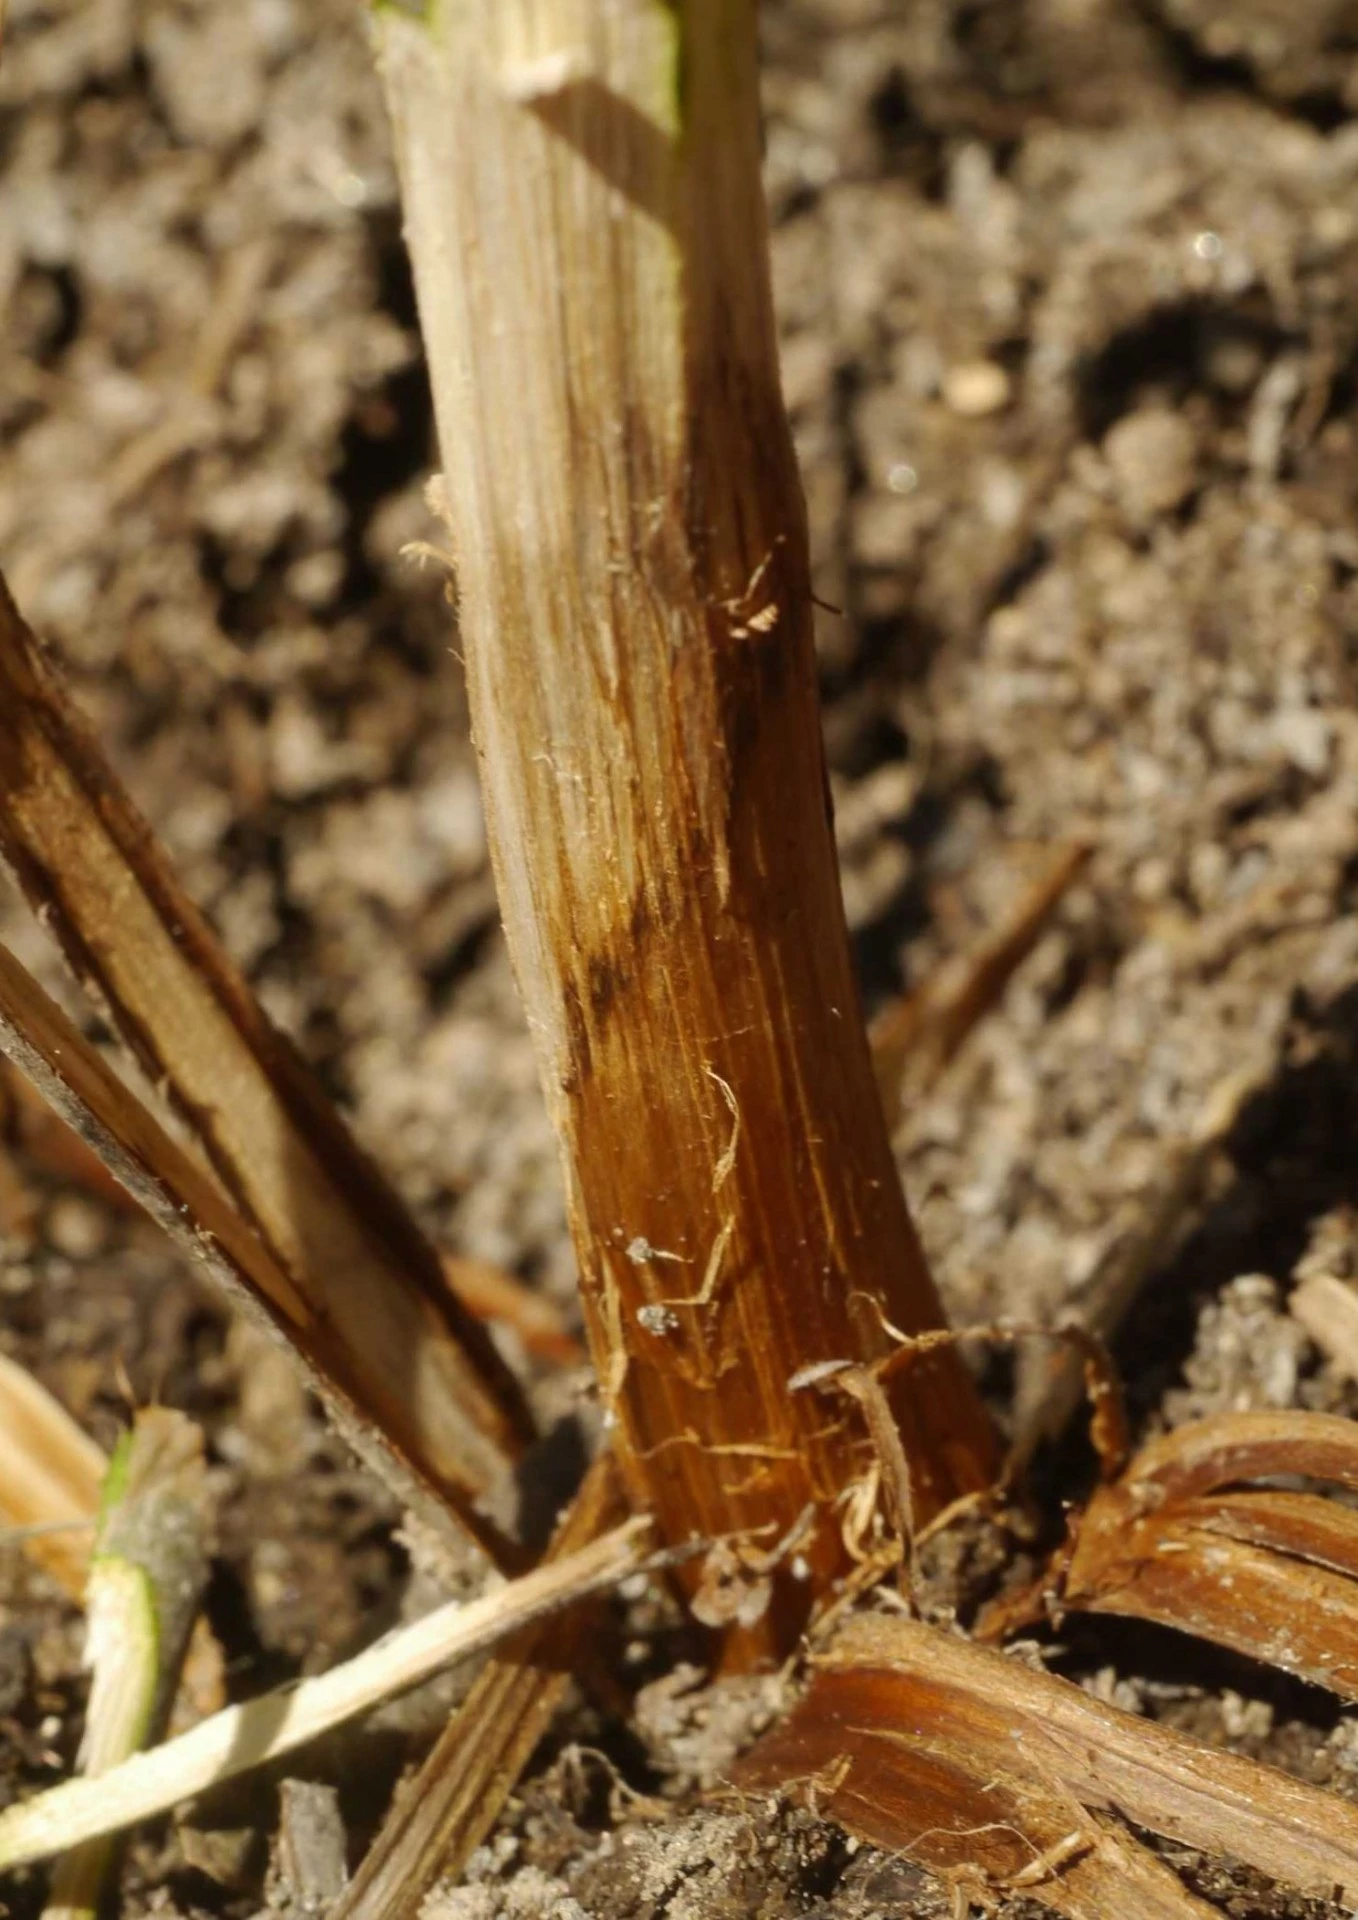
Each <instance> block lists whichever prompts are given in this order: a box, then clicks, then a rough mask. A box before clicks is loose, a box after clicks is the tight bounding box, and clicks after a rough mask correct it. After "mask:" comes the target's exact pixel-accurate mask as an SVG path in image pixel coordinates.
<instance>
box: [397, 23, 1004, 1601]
mask: <svg viewBox="0 0 1358 1920" xmlns="http://www.w3.org/2000/svg"><path fill="white" fill-rule="evenodd" d="M377 32H378V37H379V44H380V50H381V57H382V63H383V67H384V72H385V77H386V82H387V90H388V97H389V99H390V102H391V107H392V112H393V117H394V120H395V124H396V139H397V149H398V156H399V163H400V168H401V175H402V184H403V191H404V202H405V212H406V221H407V231H408V235H409V239H410V245H411V250H412V254H413V258H414V265H415V277H416V284H417V291H418V295H419V302H420V313H421V320H422V324H423V329H424V334H425V341H426V346H427V350H428V355H429V362H430V371H431V376H432V380H433V386H434V393H435V401H436V407H437V413H438V423H439V434H440V441H441V445H442V449H443V456H444V460H445V463H446V469H447V471H446V476H445V482H444V486H445V493H446V501H445V504H446V517H447V520H448V524H449V528H450V530H451V533H452V538H453V544H454V548H455V555H454V557H455V561H456V568H457V579H458V587H459V594H460V601H461V624H462V641H463V646H464V648H465V653H466V663H467V674H468V682H469V687H470V692H471V700H472V710H473V718H474V726H475V733H476V738H477V745H478V749H479V752H480V757H481V768H482V776H483V780H484V786H485V797H486V807H487V814H488V820H489V827H490V833H491V839H492V847H493V853H494V859H495V867H496V874H497V878H498V882H499V888H500V898H501V902H502V906H503V911H504V918H505V925H506V930H507V933H508V936H509V940H510V945H511V949H512V952H513V957H514V963H515V967H516V970H517V974H518V979H519V984H520V987H521V989H522V992H523V996H524V1000H525V1003H526V1006H527V1010H528V1015H529V1019H530V1022H531V1024H532V1027H533V1031H534V1034H535V1037H536V1041H537V1046H538V1053H539V1060H540V1064H541V1069H542V1075H543V1081H544V1085H545V1087H546V1092H547V1098H548V1101H549V1103H550V1106H551V1111H552V1115H553V1118H554V1120H555V1123H556V1126H557V1129H558V1132H559V1134H560V1137H561V1141H562V1147H563V1155H564V1161H565V1167H566V1174H567V1180H568V1186H569V1197H570V1206H571V1215H572V1221H573V1227H574V1233H575V1240H576V1246H577V1249H578V1252H579V1258H580V1265H581V1277H582V1284H583V1288H584V1296H585V1304H586V1313H587V1319H588V1326H589V1331H590V1337H591V1342H592V1346H593V1350H594V1353H595V1357H596V1361H597V1363H598V1367H599V1371H600V1376H601V1386H602V1391H603V1393H604V1395H605V1397H606V1401H607V1405H608V1409H609V1412H610V1414H611V1416H612V1419H613V1421H614V1423H615V1437H616V1443H617V1447H618V1452H619V1456H620V1460H621V1463H622V1466H623V1470H624V1473H625V1475H626V1476H627V1479H628V1481H629V1484H630V1486H631V1488H632V1491H633V1493H634V1496H635V1497H636V1499H637V1500H639V1501H644V1502H646V1503H648V1504H649V1505H651V1506H652V1507H653V1508H654V1510H655V1511H656V1513H657V1515H658V1517H659V1520H660V1524H661V1527H662V1529H663V1532H664V1534H665V1536H666V1537H667V1538H668V1539H670V1540H676V1539H682V1538H686V1537H688V1536H689V1535H690V1534H693V1533H701V1534H709V1535H719V1534H725V1533H728V1532H731V1531H733V1530H741V1529H749V1530H750V1531H751V1532H752V1534H753V1535H754V1537H755V1540H756V1542H757V1543H758V1545H759V1547H761V1548H763V1549H765V1550H767V1549H769V1548H771V1547H773V1546H774V1545H775V1543H776V1542H777V1541H778V1540H779V1539H781V1538H785V1537H786V1536H788V1535H796V1536H797V1538H798V1552H799V1553H800V1556H801V1561H802V1563H803V1564H802V1565H801V1566H800V1567H799V1568H798V1572H799V1574H800V1580H797V1579H794V1578H793V1577H792V1575H791V1574H790V1573H789V1572H788V1571H787V1568H786V1567H785V1569H784V1572H783V1573H782V1574H781V1575H780V1576H779V1581H780V1586H779V1592H780V1596H781V1597H780V1600H779V1602H778V1604H776V1605H775V1609H774V1615H775V1617H777V1618H778V1619H779V1621H780V1627H779V1632H778V1634H777V1635H776V1636H775V1637H780V1638H785V1637H786V1634H787V1632H788V1631H790V1630H791V1629H792V1627H793V1626H794V1625H795V1623H796V1622H797V1620H798V1619H799V1618H801V1617H803V1616H804V1613H805V1608H806V1604H807V1596H808V1595H811V1594H814V1592H815V1591H816V1590H817V1589H819V1588H821V1587H823V1586H824V1585H825V1584H826V1583H828V1582H829V1580H830V1579H831V1578H832V1577H833V1576H834V1575H835V1574H836V1573H837V1572H838V1571H839V1570H840V1569H841V1568H842V1566H843V1564H844V1549H843V1546H842V1543H841V1529H840V1522H839V1516H838V1514H837V1512H836V1503H837V1502H838V1501H839V1500H840V1499H841V1497H842V1496H843V1495H844V1494H845V1491H846V1489H848V1488H849V1487H850V1486H852V1485H853V1484H854V1483H855V1482H857V1481H859V1480H860V1479H861V1478H862V1476H863V1475H864V1473H865V1472H867V1471H868V1470H869V1468H870V1466H871V1460H872V1454H871V1447H870V1444H869V1442H868V1439H867V1436H866V1432H865V1429H864V1426H863V1422H862V1420H861V1416H860V1414H859V1412H858V1410H857V1409H856V1408H854V1407H853V1406H852V1404H851V1403H849V1402H847V1401H845V1400H844V1399H843V1397H842V1396H840V1397H830V1396H824V1395H821V1394H818V1393H815V1392H802V1393H797V1392H792V1391H790V1389H789V1382H790V1380H791V1379H792V1378H793V1376H794V1375H796V1374H797V1373H798V1371H799V1370H801V1369H803V1368H805V1367H806V1366H807V1365H808V1363H814V1362H817V1361H820V1360H855V1361H864V1360H868V1361H870V1360H871V1359H873V1358H874V1357H876V1356H878V1355H880V1354H881V1353H882V1352H883V1351H884V1350H885V1349H886V1347H887V1345H888V1336H887V1335H886V1334H885V1332H884V1331H883V1327H882V1324H881V1317H882V1315H883V1314H885V1316H886V1317H887V1318H888V1319H890V1320H891V1321H892V1322H893V1323H894V1324H895V1325H896V1326H898V1327H900V1328H902V1329H904V1330H905V1331H907V1332H911V1331H915V1330H918V1329H920V1328H923V1327H926V1326H929V1325H934V1324H937V1322H938V1319H939V1306H938V1301H937V1298H936V1296H935V1293H934V1290H933V1287H932V1284H931V1282H930V1279H929V1276H928V1273H927V1271H926V1268H925V1265H924V1262H923V1259H922V1256H921V1254H920V1250H919V1247H918V1243H917V1241H916V1239H915V1236H914V1233H913V1230H912V1228H911V1225H910V1222H909V1219H908V1217H907V1214H906V1209H905V1205H904V1202H903V1199H902V1196H901V1191H900V1185H899V1180H898V1177H897V1172H896V1168H895V1166H894V1164H893V1161H892V1157H891V1153H890V1149H889V1144H888V1141H887V1137H886V1133H885V1129H884V1126H883V1122H882V1117H881V1112H880V1108H879V1105H878V1100H877V1094H876V1089H875V1086H874V1082H873V1075H872V1069H871V1066H870V1062H869V1056H868V1049H867V1045H866V1042H865V1039H864V1035H863V1028H862V1021H861V1018H860V1012H859V1006H858V1001H857V996H856V991H855V985H854V979H853V973H852V969H851V964H850V957H849V950H848V944H847V937H846V934H845V929H844V923H843V916H842V912H841V907H840V898H839V884H838V875H837V870H836V864H835V855H834V845H833V840H832V836H831V830H830V821H829V814H828V805H827V797H826V783H825V773H824V765H823V757H822V746H821V737H820V725H819V714H818V707H817V693H816V670H815V660H814V655H813V647H812V632H811V597H810V584H809V579H808V564H807V545H806V533H805V525H804V512H803V503H802V498H801V492H800V487H799V483H798V479H797V474H796V468H795V463H794V460H793V455H792V449H791V443H790V439H789V435H788V431H787V425H786V420H785V417H784V413H783V408H782V402H781V397H780V391H779V383H778V369H777V359H776V352H775V344H774V333H773V320H772V311H771V299H770V287H769V275H768V249H767V239H766V231H765V214H764V207H763V201H762V196H761V189H760V180H759V124H758V108H757V74H756V66H755V36H754V8H753V6H752V5H750V4H749V3H748V0H737V3H735V4H733V3H732V0H681V4H678V5H670V4H662V3H661V0H633V4H630V5H627V6H622V7H618V6H605V5H603V4H601V0H462V3H461V4H458V5H455V6H446V7H441V8H439V9H437V10H436V11H435V12H433V13H431V14H430V16H429V17H428V18H427V19H425V20H416V19H414V18H412V17H411V16H410V15H409V14H407V13H405V12H404V11H401V10H397V9H394V8H386V9H384V10H383V11H382V12H381V13H380V14H379V15H378V16H377ZM893 1404H894V1409H895V1413H896V1416H897V1418H898V1420H899V1422H900V1426H901V1431H902V1434H903V1436H904V1440H905V1447H906V1452H907V1455H908V1458H909V1461H910V1467H911V1472H912V1476H913V1481H914V1500H915V1506H916V1511H917V1514H918V1515H919V1516H921V1517H923V1516H927V1515H928V1514H930V1513H931V1512H933V1511H935V1510H936V1509H937V1508H938V1507H939V1506H940V1505H941V1504H942V1503H944V1502H945V1501H947V1500H949V1499H950V1498H952V1497H953V1496H954V1495H956V1494H957V1493H959V1492H962V1491H965V1490H967V1489H970V1488H972V1487H974V1486H976V1485H977V1484H978V1483H979V1482H981V1481H982V1480H984V1479H985V1477H986V1476H987V1474H988V1472H989V1470H990V1466H991V1458H992V1455H991V1439H990V1435H989V1432H988V1429H987V1426H986V1423H985V1421H984V1419H983V1417H982V1415H981V1412H980V1409H979V1406H978V1403H977V1401H976V1398H975V1396H974V1394H973V1392H972V1390H971V1387H970V1384H969V1382H968V1380H967V1377H966V1375H965V1374H964V1373H963V1372H962V1370H961V1368H960V1366H959V1364H958V1362H957V1360H956V1358H955V1357H954V1356H953V1355H951V1354H950V1353H947V1352H937V1353H934V1354H932V1355H930V1356H929V1357H927V1358H924V1359H921V1361H920V1362H919V1364H918V1365H917V1366H916V1367H914V1368H912V1369H909V1370H908V1372H907V1375H906V1376H905V1377H903V1378H902V1379H901V1380H900V1382H899V1383H898V1384H897V1386H896V1388H895V1389H894V1394H893ZM799 1523H800V1529H801V1531H800V1534H799V1533H798V1528H799ZM794 1559H795V1556H794V1555H793V1554H792V1552H791V1551H789V1555H788V1561H787V1565H788V1566H791V1564H792V1562H793V1560H794Z"/></svg>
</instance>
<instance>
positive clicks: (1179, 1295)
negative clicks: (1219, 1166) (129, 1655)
mask: <svg viewBox="0 0 1358 1920" xmlns="http://www.w3.org/2000/svg"><path fill="white" fill-rule="evenodd" d="M1282 1053H1283V1057H1282V1061H1281V1064H1280V1065H1279V1068H1278V1070H1277V1072H1276V1073H1275V1075H1274V1076H1273V1078H1272V1079H1271V1080H1270V1081H1269V1082H1268V1084H1267V1085H1265V1086H1264V1087H1262V1088H1261V1089H1260V1090H1259V1091H1258V1092H1257V1093H1256V1094H1255V1095H1254V1096H1253V1097H1252V1098H1251V1099H1250V1100H1249V1101H1248V1102H1247V1104H1246V1106H1245V1107H1244V1109H1243V1111H1242V1112H1241V1114H1240V1116H1239V1119H1238V1120H1237V1122H1236V1125H1235V1127H1234V1128H1233V1129H1232V1131H1231V1134H1230V1136H1229V1139H1228V1140H1227V1142H1226V1146H1225V1153H1226V1156H1227V1158H1228V1159H1229V1162H1230V1164H1231V1175H1230V1178H1229V1181H1228V1184H1227V1185H1226V1187H1225V1189H1224V1191H1223V1192H1221V1193H1220V1194H1219V1196H1218V1197H1217V1198H1216V1199H1215V1200H1214V1201H1213V1202H1212V1203H1211V1204H1210V1206H1209V1207H1208V1210H1207V1212H1206V1214H1205V1215H1204V1217H1203V1218H1202V1220H1201V1221H1200V1223H1199V1224H1198V1226H1197V1227H1196V1228H1195V1229H1194V1230H1193V1231H1192V1232H1191V1233H1190V1235H1189V1237H1188V1238H1187V1240H1186V1241H1185V1242H1184V1243H1183V1245H1182V1246H1181V1248H1180V1249H1179V1251H1178V1252H1177V1253H1176V1254H1175V1256H1174V1257H1173V1258H1172V1260H1170V1262H1169V1263H1168V1264H1167V1265H1166V1266H1164V1267H1162V1268H1161V1269H1160V1270H1159V1271H1158V1272H1157V1273H1156V1274H1154V1275H1153V1276H1152V1278H1151V1279H1150V1281H1149V1283H1148V1284H1147V1286H1146V1287H1145V1288H1144V1290H1143V1291H1142V1293H1141V1296H1140V1298H1139V1300H1138V1302H1137V1305H1136V1307H1135V1308H1134V1310H1133V1312H1132V1314H1131V1315H1130V1317H1129V1319H1128V1321H1127V1323H1126V1325H1125V1326H1124V1328H1123V1330H1122V1333H1121V1335H1120V1336H1119V1338H1118V1339H1117V1341H1116V1342H1115V1346H1114V1358H1115V1359H1116V1361H1117V1363H1118V1365H1119V1368H1120V1370H1121V1372H1122V1375H1123V1378H1124V1379H1125V1381H1126V1382H1127V1386H1128V1391H1129V1397H1130V1399H1131V1403H1132V1407H1133V1411H1134V1414H1138V1415H1144V1414H1145V1413H1146V1412H1148V1411H1149V1410H1150V1409H1151V1408H1153V1407H1154V1406H1155V1405H1156V1404H1157V1403H1158V1402H1159V1400H1160V1397H1161V1395H1162V1394H1163V1393H1164V1392H1165V1390H1166V1389H1167V1388H1170V1387H1172V1386H1174V1385H1176V1384H1178V1383H1179V1382H1180V1381H1181V1380H1182V1377H1183V1369H1184V1365H1185V1362H1186V1361H1187V1359H1188V1357H1189V1356H1190V1354H1191V1353H1192V1352H1193V1349H1194V1343H1195V1338H1196V1335H1197V1328H1198V1321H1199V1317H1200V1314H1201V1312H1202V1309H1203V1307H1204V1306H1205V1305H1206V1304H1207V1302H1208V1301H1209V1300H1210V1299H1212V1298H1213V1297H1214V1296H1215V1295H1216V1294H1218V1293H1219V1292H1220V1290H1221V1289H1222V1288H1223V1287H1224V1286H1225V1285H1227V1284H1228V1283H1229V1282H1230V1281H1231V1280H1233V1279H1235V1278H1237V1277H1238V1276H1240V1275H1243V1274H1254V1273H1262V1274H1266V1275H1268V1276H1270V1277H1271V1278H1272V1279H1274V1280H1275V1281H1276V1282H1277V1283H1278V1285H1279V1288H1280V1289H1281V1290H1282V1292H1283V1294H1284V1295H1285V1294H1286V1290H1287V1287H1288V1283H1289V1280H1290V1278H1291V1275H1292V1273H1293V1271H1294V1269H1295V1267H1296V1264H1297V1262H1298V1260H1299V1259H1300V1258H1301V1256H1302V1254H1303V1253H1304V1252H1305V1251H1306V1247H1307V1244H1308V1240H1309V1238H1310V1235H1311V1233H1312V1231H1313V1229H1314V1227H1315V1224H1316V1222H1317V1221H1318V1220H1320V1219H1321V1218H1322V1217H1323V1216H1324V1215H1325V1214H1327V1213H1329V1212H1331V1211H1333V1210H1334V1209H1336V1208H1339V1207H1344V1206H1351V1207H1355V1208H1358V984H1355V985H1354V986H1351V987H1348V988H1346V989H1345V990H1344V991H1343V992H1342V993H1340V994H1338V995H1337V996H1336V997H1335V998H1333V999H1332V1000H1329V1001H1326V1002H1323V1003H1322V1002H1316V1001H1313V1000H1312V999H1311V998H1310V997H1309V996H1307V995H1306V994H1304V993H1302V992H1299V993H1298V994H1297V996H1296V998H1295V1000H1294V1003H1293V1007H1292V1009H1291V1019H1290V1022H1289V1028H1288V1032H1287V1035H1286V1037H1285V1040H1284V1044H1283V1049H1282Z"/></svg>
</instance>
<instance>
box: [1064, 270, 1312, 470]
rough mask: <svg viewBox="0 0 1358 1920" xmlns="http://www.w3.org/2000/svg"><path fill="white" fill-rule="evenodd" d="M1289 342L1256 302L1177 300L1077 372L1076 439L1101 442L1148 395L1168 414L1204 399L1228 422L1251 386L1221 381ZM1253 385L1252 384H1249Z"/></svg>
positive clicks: (1264, 361)
mask: <svg viewBox="0 0 1358 1920" xmlns="http://www.w3.org/2000/svg"><path fill="white" fill-rule="evenodd" d="M1289 339H1290V336H1289V334H1288V333H1287V331H1286V330H1285V329H1284V328H1282V327H1280V326H1279V325H1278V324H1277V322H1276V321H1275V320H1274V318H1273V317H1272V314H1271V313H1270V311H1269V310H1268V308H1267V306H1266V304H1265V303H1264V302H1263V301H1262V300H1260V299H1259V298H1257V297H1254V298H1251V299H1248V300H1242V301H1241V302H1240V304H1238V305H1236V306H1228V305H1225V304H1223V303H1221V302H1219V301H1212V300H1182V301H1176V302H1174V303H1173V304H1171V305H1168V306H1162V307H1156V308H1153V309H1152V310H1151V312H1150V313H1148V314H1147V315H1146V316H1145V317H1144V318H1142V319H1139V320H1137V321H1136V322H1135V323H1134V324H1133V325H1132V326H1129V327H1125V328H1123V329H1122V330H1121V331H1120V332H1118V333H1115V334H1113V336H1112V337H1111V338H1110V339H1109V340H1108V341H1106V342H1105V344H1104V345H1103V346H1102V347H1101V348H1100V349H1099V350H1098V352H1097V353H1095V354H1093V355H1091V356H1090V358H1089V359H1088V360H1087V361H1086V362H1085V364H1084V365H1083V366H1082V367H1081V368H1080V371H1079V374H1078V378H1077V384H1076V409H1077V415H1078V419H1079V422H1080V429H1081V432H1082V434H1083V436H1084V437H1085V438H1086V439H1090V440H1100V439H1102V438H1103V436H1104V434H1105V433H1107V431H1108V429H1109V428H1110V427H1111V426H1112V425H1113V424H1114V422H1115V421H1117V420H1119V419H1121V418H1122V416H1123V414H1125V413H1129V412H1130V411H1131V410H1132V409H1133V407H1134V406H1136V404H1137V403H1138V401H1139V400H1140V399H1141V398H1143V397H1145V396H1146V395H1148V394H1149V393H1150V392H1152V391H1153V392H1154V393H1155V395H1156V397H1157V398H1158V399H1161V400H1163V401H1165V402H1167V403H1168V404H1170V405H1171V406H1178V405H1181V404H1182V403H1183V402H1184V401H1185V400H1186V399H1187V398H1188V396H1189V395H1190V394H1191V393H1195V392H1199V393H1203V394H1206V395H1208V396H1210V398H1211V400H1212V402H1213V404H1214V406H1215V407H1216V409H1217V410H1218V412H1219V413H1220V414H1221V415H1222V418H1223V420H1229V419H1231V418H1233V417H1235V416H1236V415H1238V414H1239V413H1240V412H1241V410H1242V409H1243V407H1244V406H1245V404H1246V403H1247V401H1248V398H1249V394H1250V392H1251V391H1252V390H1253V386H1254V384H1255V381H1254V378H1246V377H1242V378H1241V379H1240V381H1239V384H1238V385H1234V384H1233V383H1232V382H1230V381H1228V380H1226V379H1224V378H1223V369H1224V368H1225V367H1227V366H1228V365H1229V363H1230V361H1231V359H1232V357H1233V356H1234V358H1235V359H1236V361H1237V363H1239V362H1240V361H1247V362H1249V363H1253V364H1256V365H1257V367H1258V369H1259V371H1260V372H1262V371H1263V369H1264V368H1265V367H1266V366H1267V365H1269V364H1270V362H1271V361H1272V360H1273V359H1275V358H1276V356H1277V354H1278V353H1279V352H1280V351H1281V350H1282V348H1283V347H1284V346H1286V345H1287V343H1288V341H1289ZM1256 377H1257V376H1256Z"/></svg>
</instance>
